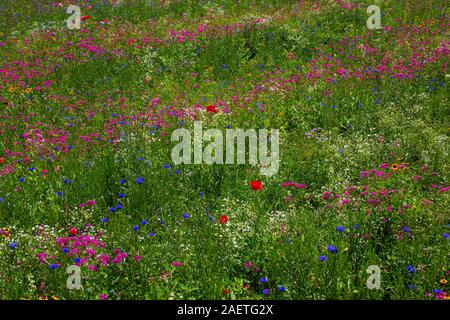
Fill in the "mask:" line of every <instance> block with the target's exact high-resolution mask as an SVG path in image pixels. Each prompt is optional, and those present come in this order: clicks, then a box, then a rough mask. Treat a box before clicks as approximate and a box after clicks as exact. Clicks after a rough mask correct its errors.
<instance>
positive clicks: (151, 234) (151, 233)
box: [148, 232, 156, 237]
mask: <svg viewBox="0 0 450 320" xmlns="http://www.w3.org/2000/svg"><path fill="white" fill-rule="evenodd" d="M148 235H149V237H154V236H156V233H154V232H150V233H149V234H148Z"/></svg>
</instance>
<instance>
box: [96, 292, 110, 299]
mask: <svg viewBox="0 0 450 320" xmlns="http://www.w3.org/2000/svg"><path fill="white" fill-rule="evenodd" d="M98 298H99V299H100V300H106V299H108V295H107V294H105V293H100V294H99V295H98Z"/></svg>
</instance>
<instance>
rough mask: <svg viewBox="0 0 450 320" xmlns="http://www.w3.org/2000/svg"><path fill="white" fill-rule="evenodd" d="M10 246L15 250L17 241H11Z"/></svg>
mask: <svg viewBox="0 0 450 320" xmlns="http://www.w3.org/2000/svg"><path fill="white" fill-rule="evenodd" d="M9 247H10V248H11V250H14V249H15V248H16V247H17V242H11V243H10V244H9Z"/></svg>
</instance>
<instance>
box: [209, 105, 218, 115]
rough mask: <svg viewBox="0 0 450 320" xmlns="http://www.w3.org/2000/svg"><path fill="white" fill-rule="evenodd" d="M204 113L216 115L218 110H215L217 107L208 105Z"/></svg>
mask: <svg viewBox="0 0 450 320" xmlns="http://www.w3.org/2000/svg"><path fill="white" fill-rule="evenodd" d="M206 111H208V112H211V113H217V112H219V110H217V107H216V106H215V105H213V104H211V105H209V106H207V107H206Z"/></svg>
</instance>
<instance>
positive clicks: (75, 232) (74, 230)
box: [69, 228, 78, 235]
mask: <svg viewBox="0 0 450 320" xmlns="http://www.w3.org/2000/svg"><path fill="white" fill-rule="evenodd" d="M77 231H78V230H77V229H75V228H69V233H70V234H71V235H76V234H77Z"/></svg>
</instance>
